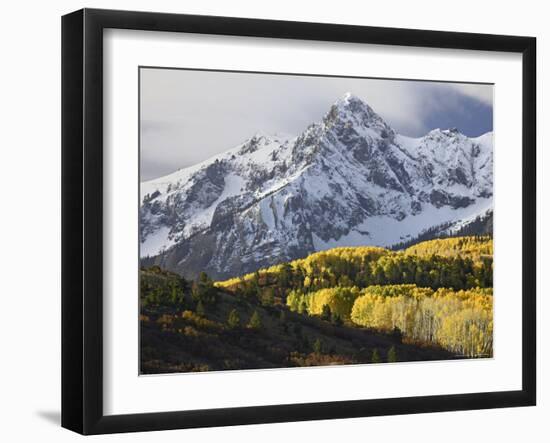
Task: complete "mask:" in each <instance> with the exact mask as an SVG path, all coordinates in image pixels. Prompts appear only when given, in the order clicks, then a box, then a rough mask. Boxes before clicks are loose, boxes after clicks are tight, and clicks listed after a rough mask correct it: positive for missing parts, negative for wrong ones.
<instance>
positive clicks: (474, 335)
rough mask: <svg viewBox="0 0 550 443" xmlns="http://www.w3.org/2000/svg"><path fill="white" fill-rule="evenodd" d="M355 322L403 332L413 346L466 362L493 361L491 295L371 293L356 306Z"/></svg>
mask: <svg viewBox="0 0 550 443" xmlns="http://www.w3.org/2000/svg"><path fill="white" fill-rule="evenodd" d="M391 294H393V295H391ZM351 319H352V321H353V322H354V323H356V324H358V325H360V326H366V327H369V328H374V329H379V330H384V331H393V330H395V329H399V330H400V331H401V332H402V334H403V335H404V337H405V338H406V339H408V340H410V341H413V342H418V343H426V344H438V345H440V346H442V347H444V348H445V349H448V350H449V351H451V352H455V353H457V354H461V355H465V356H468V357H479V356H491V355H492V347H493V296H492V289H470V290H466V291H464V290H461V291H452V290H450V289H444V288H441V289H438V290H437V291H435V292H434V291H433V290H432V289H430V288H417V287H416V286H415V285H398V287H397V288H395V287H394V288H388V287H369V288H366V289H365V290H364V291H363V295H362V296H360V297H359V298H357V300H356V301H355V303H354V305H353V308H352V311H351Z"/></svg>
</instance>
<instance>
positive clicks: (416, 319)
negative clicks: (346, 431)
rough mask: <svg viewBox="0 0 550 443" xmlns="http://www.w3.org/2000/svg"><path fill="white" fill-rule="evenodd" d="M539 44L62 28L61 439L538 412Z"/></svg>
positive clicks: (323, 27) (137, 17) (374, 33)
mask: <svg viewBox="0 0 550 443" xmlns="http://www.w3.org/2000/svg"><path fill="white" fill-rule="evenodd" d="M535 51H536V41H535V39H534V38H531V37H515V36H497V35H483V34H465V33H451V32H436V31H421V30H410V29H388V28H374V27H358V26H348V25H337V24H319V23H299V22H281V21H270V20H256V19H243V18H228V17H208V16H190V15H175V14H159V13H149V12H125V11H108V10H91V9H84V10H80V11H77V12H74V13H72V14H69V15H66V16H64V17H63V20H62V58H63V66H62V77H63V78H62V122H63V123H62V124H63V127H62V161H63V165H62V171H63V180H62V181H63V183H62V184H63V195H62V196H63V210H62V212H63V214H62V220H63V226H62V237H63V245H62V250H63V275H62V280H63V294H62V297H63V300H62V309H63V312H62V321H63V324H62V334H63V337H62V345H63V346H62V359H63V361H62V371H63V374H62V425H63V426H64V427H66V428H68V429H71V430H74V431H76V432H79V433H82V434H101V433H114V432H131V431H149V430H161V429H177V428H191V427H207V426H227V425H238V424H252V423H272V422H282V421H299V420H318V419H329V418H345V417H360V416H375V415H388V414H410V413H423V412H434V411H453V410H465V409H483V408H498V407H513V406H529V405H534V404H535V402H536V373H535V367H536V354H535V349H536V344H535V343H536V342H535V339H536V337H535V330H536V328H535V319H536V316H535V300H536V284H535V282H536V278H535V261H536V217H535V211H536V206H535V204H536V180H535V171H536V165H535V139H536V137H535V132H536V118H535V115H536V102H535V98H536V94H535V83H536V81H535V75H536V74H535V73H536V69H535V60H536V52H535Z"/></svg>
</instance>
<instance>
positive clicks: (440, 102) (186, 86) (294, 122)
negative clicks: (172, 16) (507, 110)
mask: <svg viewBox="0 0 550 443" xmlns="http://www.w3.org/2000/svg"><path fill="white" fill-rule="evenodd" d="M464 86H466V87H464ZM472 86H475V85H455V84H453V85H451V84H448V83H433V82H415V81H392V80H381V79H353V78H331V77H313V76H292V75H273V74H247V73H228V72H208V71H189V70H170V69H150V68H148V69H142V71H141V88H140V93H141V97H140V98H141V174H142V176H141V179H142V180H148V179H151V178H154V177H158V176H161V175H164V174H168V173H170V172H172V171H174V170H176V169H178V168H181V167H185V166H189V165H192V164H195V163H197V162H199V161H202V160H205V159H206V158H208V157H211V156H212V155H215V154H217V153H219V152H222V151H225V150H227V149H230V148H232V147H234V146H236V145H238V144H239V143H241V142H243V141H244V140H246V139H247V138H249V137H250V136H252V135H253V134H254V133H256V132H265V133H288V134H294V135H297V134H299V133H300V132H302V131H303V130H304V129H305V128H306V127H307V126H308V125H310V124H311V123H313V122H317V121H319V120H320V119H321V118H322V117H323V115H324V114H325V113H326V112H327V111H328V110H329V109H330V106H331V105H332V104H333V103H334V102H335V101H336V100H337V99H338V98H339V97H341V96H342V95H343V94H344V93H346V92H348V91H349V92H352V93H353V94H355V95H357V96H359V97H361V98H362V99H363V100H365V101H366V102H367V103H369V104H370V105H371V106H372V107H373V109H374V110H375V111H376V112H378V113H379V114H380V115H381V116H382V117H383V118H384V119H385V120H386V121H387V122H388V124H390V125H391V126H392V127H394V128H395V129H396V130H397V131H398V132H400V133H402V134H405V135H410V136H421V135H423V134H425V133H426V132H428V131H429V130H430V129H432V128H433V127H438V126H441V127H449V126H459V127H460V129H463V127H466V129H468V127H470V126H471V125H472V123H471V122H470V123H469V122H468V121H467V119H465V118H464V116H468V115H469V113H470V110H471V109H474V108H475V107H474V106H473V103H474V102H475V103H476V104H479V103H482V104H483V106H486V105H485V103H487V100H488V97H490V98H491V99H492V88H491V87H487V86H481V87H480V88H475V87H472ZM484 112H485V111H484ZM461 115H462V117H460V116H461ZM479 115H481V114H479V113H478V115H477V117H479ZM484 115H485V114H484ZM443 117H445V118H443ZM477 117H476V118H477ZM491 119H492V116H491ZM455 121H459V122H463V123H461V124H455ZM449 122H450V123H451V124H449ZM476 130H477V129H476Z"/></svg>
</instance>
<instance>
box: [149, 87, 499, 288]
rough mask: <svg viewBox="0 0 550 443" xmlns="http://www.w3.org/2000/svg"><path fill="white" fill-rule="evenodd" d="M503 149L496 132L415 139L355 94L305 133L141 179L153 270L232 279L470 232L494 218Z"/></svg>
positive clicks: (437, 133)
mask: <svg viewBox="0 0 550 443" xmlns="http://www.w3.org/2000/svg"><path fill="white" fill-rule="evenodd" d="M492 144H493V136H492V133H487V134H484V135H482V136H481V137H477V138H468V137H466V136H465V135H464V134H461V133H460V132H459V131H457V130H456V129H448V130H440V129H436V130H433V131H431V132H429V133H428V134H426V135H425V136H424V137H421V138H409V137H405V136H403V135H400V134H398V133H397V132H396V131H395V130H394V129H392V128H391V127H390V126H389V125H388V124H387V123H386V122H385V121H384V120H383V119H382V118H381V117H380V116H379V115H378V114H376V112H374V110H373V109H372V108H371V107H370V106H369V105H368V104H367V103H365V102H364V101H363V100H361V99H360V98H358V97H356V96H353V95H351V94H349V93H348V94H346V95H344V96H343V97H342V98H340V99H339V100H337V101H336V102H335V103H334V104H333V105H332V107H331V108H330V110H329V111H328V112H327V113H326V115H325V116H324V118H323V119H322V121H320V122H318V123H314V124H312V125H310V126H309V127H308V128H306V129H305V131H304V132H303V133H301V134H300V135H298V136H297V137H294V138H290V137H280V136H269V135H265V134H256V135H254V136H253V137H251V138H250V139H249V140H247V141H245V142H244V143H242V144H241V145H239V146H237V147H235V148H233V149H231V150H229V151H226V152H225V153H222V154H220V155H217V156H215V157H213V158H211V159H209V160H206V161H204V162H202V163H199V164H197V165H194V166H192V167H189V168H185V169H181V170H179V171H176V172H174V173H173V174H170V175H167V176H165V177H162V178H158V179H155V180H151V181H148V182H144V183H142V184H141V196H142V201H141V208H140V241H141V245H140V255H141V260H142V263H144V264H146V265H151V264H158V265H160V266H162V267H164V268H166V269H170V270H173V271H175V272H178V273H180V274H181V275H183V276H185V277H187V278H194V277H196V275H197V274H198V273H199V272H201V271H206V272H207V273H208V274H209V275H211V276H212V277H213V278H215V279H223V278H227V277H231V276H235V275H241V274H244V273H247V272H252V271H254V270H256V269H258V268H261V267H266V266H270V265H272V264H275V263H279V262H283V261H290V260H293V259H296V258H300V257H305V256H307V255H308V254H310V253H312V252H315V251H320V250H325V249H329V248H332V247H336V246H358V245H379V246H391V245H394V244H397V243H404V242H407V241H410V240H412V239H414V238H415V237H418V236H419V235H421V234H422V233H424V232H426V231H429V230H430V229H431V228H435V227H438V226H444V227H445V228H444V229H451V230H452V229H453V226H454V227H460V228H464V227H465V226H468V223H469V220H476V219H478V218H479V217H483V216H485V215H486V214H487V213H488V212H490V211H492V194H493V157H492ZM442 229H443V228H442Z"/></svg>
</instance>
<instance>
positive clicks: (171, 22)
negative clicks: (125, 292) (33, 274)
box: [62, 9, 536, 434]
mask: <svg viewBox="0 0 550 443" xmlns="http://www.w3.org/2000/svg"><path fill="white" fill-rule="evenodd" d="M107 28H118V29H132V30H147V31H172V32H186V33H199V34H217V35H227V36H249V37H269V38H279V39H301V40H317V41H332V42H353V43H368V44H377V45H398V46H411V47H413V46H415V47H424V48H453V49H469V50H480V51H502V52H511V53H519V54H521V55H522V64H523V80H522V81H523V85H522V88H523V98H522V102H523V104H522V106H523V109H522V111H523V118H522V131H523V140H522V157H523V165H522V171H523V177H522V181H523V189H522V194H523V203H522V204H523V214H522V220H523V233H522V235H523V238H522V241H523V250H522V253H523V257H522V263H523V267H522V288H523V293H522V389H521V390H517V391H506V392H478V393H469V394H457V395H436V396H420V397H403V398H392V399H371V400H357V401H333V402H324V403H307V404H286V405H268V406H261V407H237V408H224V409H208V410H190V411H170V412H160V413H142V414H130V415H104V412H103V406H102V405H103V341H102V340H103V339H102V327H103V319H102V315H103V298H102V282H103V279H102V267H103V227H102V223H103V222H102V220H103V210H102V206H103V199H102V191H103V166H102V164H103V146H102V139H103V111H102V109H103V88H102V84H103V79H102V77H103V30H104V29H107ZM535 274H536V39H535V38H532V37H516V36H503V35H484V34H470V33H456V32H440V31H423V30H412V29H391V28H378V27H363V26H348V25H337V24H320V23H300V22H286V21H274V20H256V19H244V18H229V17H210V16H196V15H179V14H163V13H150V12H127V11H110V10H97V9H83V10H79V11H76V12H73V13H71V14H68V15H65V16H63V18H62V426H63V427H65V428H68V429H71V430H73V431H76V432H79V433H82V434H105V433H116V432H133V431H152V430H162V429H179V428H195V427H212V426H229V425H241V424H255V423H273V422H286V421H302V420H320V419H331V418H347V417H363V416H380V415H392V414H412V413H425V412H436V411H458V410H467V409H487V408H502V407H513V406H531V405H535V403H536V315H535V312H536V275H535Z"/></svg>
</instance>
